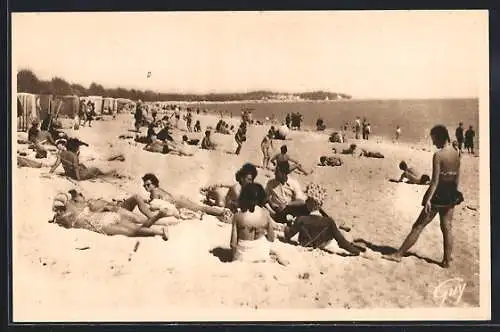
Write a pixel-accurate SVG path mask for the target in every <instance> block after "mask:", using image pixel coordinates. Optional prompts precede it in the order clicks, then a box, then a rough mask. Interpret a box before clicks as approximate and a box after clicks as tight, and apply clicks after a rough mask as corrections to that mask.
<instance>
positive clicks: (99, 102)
mask: <svg viewBox="0 0 500 332" xmlns="http://www.w3.org/2000/svg"><path fill="white" fill-rule="evenodd" d="M81 99H83V100H85V103H88V102H89V101H91V102H92V103H94V106H95V108H94V111H95V114H96V115H101V114H102V107H103V98H102V97H101V96H86V97H82V98H81Z"/></svg>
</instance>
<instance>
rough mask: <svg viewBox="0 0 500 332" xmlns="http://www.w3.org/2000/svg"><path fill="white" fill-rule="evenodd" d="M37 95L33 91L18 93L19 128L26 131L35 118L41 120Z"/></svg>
mask: <svg viewBox="0 0 500 332" xmlns="http://www.w3.org/2000/svg"><path fill="white" fill-rule="evenodd" d="M37 100H38V98H37V96H36V95H34V94H31V93H25V92H20V93H18V94H17V130H18V131H26V130H28V128H29V127H30V126H31V122H32V121H33V120H39V121H40V114H39V113H40V112H39V107H37Z"/></svg>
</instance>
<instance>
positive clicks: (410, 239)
mask: <svg viewBox="0 0 500 332" xmlns="http://www.w3.org/2000/svg"><path fill="white" fill-rule="evenodd" d="M430 134H431V138H432V143H433V144H434V145H435V146H436V147H437V148H438V149H439V151H437V152H436V153H434V156H433V158H432V179H431V183H430V186H429V188H428V189H427V191H426V192H425V195H424V198H423V200H422V206H423V207H424V208H423V209H422V211H421V212H420V215H419V216H418V218H417V221H416V222H415V224H413V227H412V230H411V232H410V234H408V236H407V237H406V239H405V241H404V242H403V244H402V245H401V247H400V248H399V249H398V250H397V251H396V252H395V253H394V254H392V255H387V256H383V257H384V258H385V259H388V260H392V261H395V262H399V261H401V258H402V257H403V255H404V254H405V253H406V252H407V251H408V250H409V249H410V248H411V247H412V246H413V245H414V244H415V242H417V239H418V237H419V236H420V233H421V232H422V230H423V229H424V228H425V226H427V225H428V224H429V223H430V222H431V221H432V220H433V219H434V217H435V216H436V214H438V213H439V218H440V222H441V231H442V232H443V251H444V256H443V260H442V262H441V266H442V267H444V268H447V267H449V266H450V263H451V261H452V257H451V252H452V241H453V238H452V234H451V229H452V227H451V222H452V219H453V211H454V209H455V205H458V204H460V203H461V202H463V200H464V198H463V195H462V193H461V192H460V191H458V185H459V179H460V156H459V154H458V151H457V150H455V149H454V148H453V147H452V146H451V144H450V136H449V134H448V129H446V127H445V126H442V125H437V126H435V127H434V128H432V129H431V133H430Z"/></svg>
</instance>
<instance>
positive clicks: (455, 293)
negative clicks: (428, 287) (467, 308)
mask: <svg viewBox="0 0 500 332" xmlns="http://www.w3.org/2000/svg"><path fill="white" fill-rule="evenodd" d="M466 286H467V283H466V282H465V280H464V279H462V278H452V279H448V280H445V281H443V282H442V283H440V284H439V285H438V286H437V287H436V288H434V293H433V296H434V300H436V301H437V302H439V306H443V305H444V304H446V303H449V304H452V305H457V304H459V303H460V301H461V300H462V295H463V294H464V291H465V287H466Z"/></svg>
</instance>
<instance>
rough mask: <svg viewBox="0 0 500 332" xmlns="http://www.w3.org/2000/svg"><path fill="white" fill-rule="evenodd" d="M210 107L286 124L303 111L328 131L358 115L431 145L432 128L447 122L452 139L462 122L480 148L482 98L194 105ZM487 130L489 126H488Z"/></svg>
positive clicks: (385, 132)
mask: <svg viewBox="0 0 500 332" xmlns="http://www.w3.org/2000/svg"><path fill="white" fill-rule="evenodd" d="M193 106H194V107H195V108H196V107H200V108H201V109H207V110H208V111H209V112H224V113H226V114H228V113H229V114H231V115H237V116H239V115H241V113H242V111H243V110H245V109H247V110H250V111H251V112H252V115H253V119H254V120H261V121H264V120H265V119H266V118H273V117H274V118H275V119H277V120H278V121H279V122H281V123H284V121H285V117H286V115H287V114H288V113H292V112H299V113H301V114H302V116H303V119H304V122H303V125H304V128H309V129H314V127H315V125H316V120H317V119H318V118H321V119H322V120H323V121H324V123H325V124H326V127H327V128H326V131H327V132H333V131H338V130H340V127H341V126H342V125H343V124H344V123H346V122H347V123H348V124H349V127H352V124H353V122H354V120H355V118H356V117H357V116H359V117H360V118H361V120H363V119H364V118H366V119H367V121H368V122H369V123H370V126H371V132H372V134H373V135H374V136H377V137H382V138H385V139H392V138H393V137H394V136H395V133H396V128H397V126H400V127H401V137H400V140H401V141H403V142H408V143H417V144H429V143H430V137H429V132H430V129H431V128H432V127H433V126H435V125H437V124H442V125H445V126H446V127H447V128H448V130H449V133H450V138H451V139H452V140H454V139H455V129H456V128H457V126H458V123H459V122H463V124H464V128H465V129H467V128H468V127H469V126H470V125H471V126H472V127H473V128H474V130H475V132H476V139H475V145H476V146H477V147H479V144H477V143H478V141H479V129H480V128H479V100H478V99H403V100H367V99H363V100H355V99H353V100H342V101H304V102H231V103H199V104H194V105H192V107H193ZM486 130H487V128H486Z"/></svg>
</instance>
